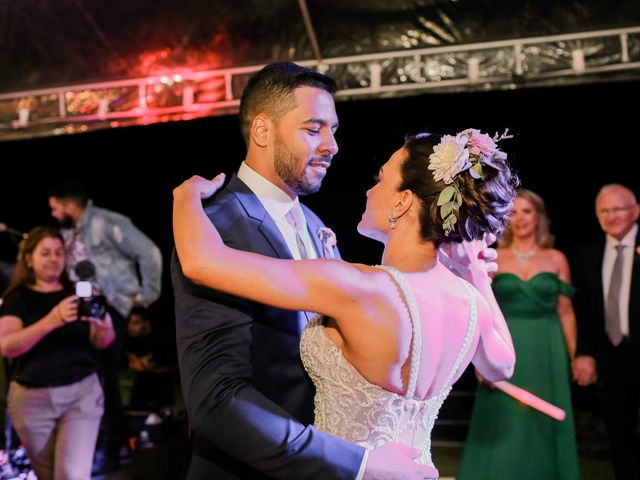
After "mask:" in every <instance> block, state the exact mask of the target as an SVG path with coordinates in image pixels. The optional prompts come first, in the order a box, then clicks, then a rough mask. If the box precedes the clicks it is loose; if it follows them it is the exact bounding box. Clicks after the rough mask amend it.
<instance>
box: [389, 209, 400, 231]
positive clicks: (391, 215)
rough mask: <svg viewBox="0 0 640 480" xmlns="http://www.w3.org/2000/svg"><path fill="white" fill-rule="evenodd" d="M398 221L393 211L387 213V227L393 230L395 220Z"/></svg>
mask: <svg viewBox="0 0 640 480" xmlns="http://www.w3.org/2000/svg"><path fill="white" fill-rule="evenodd" d="M397 221H398V217H394V216H393V213H390V214H389V228H390V229H391V230H393V229H394V228H396V222H397Z"/></svg>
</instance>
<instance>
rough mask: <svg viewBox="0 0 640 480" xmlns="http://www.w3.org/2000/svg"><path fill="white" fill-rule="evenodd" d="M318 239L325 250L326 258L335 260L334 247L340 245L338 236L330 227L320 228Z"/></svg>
mask: <svg viewBox="0 0 640 480" xmlns="http://www.w3.org/2000/svg"><path fill="white" fill-rule="evenodd" d="M318 237H319V238H320V242H321V243H322V248H323V249H324V257H325V258H335V254H334V253H333V247H335V246H336V245H337V244H338V238H337V237H336V234H335V233H333V230H331V229H330V228H328V227H320V228H319V229H318Z"/></svg>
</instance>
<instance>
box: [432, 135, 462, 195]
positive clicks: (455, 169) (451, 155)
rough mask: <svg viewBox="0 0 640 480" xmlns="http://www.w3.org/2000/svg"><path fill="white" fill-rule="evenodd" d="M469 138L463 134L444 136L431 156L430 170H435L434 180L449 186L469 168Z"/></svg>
mask: <svg viewBox="0 0 640 480" xmlns="http://www.w3.org/2000/svg"><path fill="white" fill-rule="evenodd" d="M468 141H469V137H468V136H467V135H464V134H463V133H461V134H458V135H457V136H455V137H454V136H452V135H444V136H443V137H442V140H441V141H440V143H439V144H438V145H436V146H435V147H433V153H432V154H431V155H429V170H433V179H434V180H435V181H436V182H438V181H440V180H442V181H443V182H444V183H446V184H447V185H449V184H450V183H452V182H453V179H454V177H455V176H456V175H458V173H460V172H461V171H463V170H466V169H467V168H469V149H467V148H466V147H467V142H468Z"/></svg>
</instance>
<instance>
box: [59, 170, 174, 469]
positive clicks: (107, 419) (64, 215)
mask: <svg viewBox="0 0 640 480" xmlns="http://www.w3.org/2000/svg"><path fill="white" fill-rule="evenodd" d="M48 193H49V207H50V208H51V215H52V216H53V217H54V218H56V219H57V220H58V221H59V222H60V225H61V227H62V232H61V233H62V236H63V238H64V246H65V251H66V254H67V273H68V274H69V277H70V278H71V279H72V280H79V279H80V278H79V277H78V275H77V274H76V271H75V267H76V265H77V264H78V263H79V262H82V261H83V260H89V261H90V262H92V263H93V264H94V265H95V283H96V284H97V286H98V288H99V289H100V291H101V292H102V294H104V296H105V297H106V299H107V302H108V308H109V313H110V314H111V317H112V319H113V324H114V327H115V329H116V341H115V342H114V344H113V345H112V346H111V347H110V348H109V349H108V350H107V351H106V352H104V354H103V355H101V358H100V360H99V363H100V365H99V367H100V368H99V375H100V377H101V380H102V382H103V388H104V394H105V405H104V408H105V411H104V417H103V420H102V425H101V427H100V436H99V441H98V447H97V450H96V459H95V462H94V473H102V472H106V471H109V470H111V469H113V468H115V467H117V466H118V463H119V451H120V448H121V447H122V446H123V445H124V421H123V420H124V419H123V412H122V399H121V396H120V390H119V384H118V366H119V364H120V361H121V356H122V343H123V340H124V336H125V331H126V321H125V319H126V318H127V317H128V316H129V312H130V311H131V308H132V307H135V306H145V307H147V306H149V305H150V304H151V303H153V302H154V301H156V300H157V299H158V297H159V296H160V280H161V274H162V255H161V253H160V250H159V249H158V247H157V246H156V245H155V244H154V243H153V242H152V241H151V240H150V239H149V238H148V237H147V236H146V235H145V234H144V233H142V232H141V231H140V230H139V229H138V228H136V227H135V225H134V224H133V223H132V222H131V220H130V219H129V218H127V217H125V216H124V215H121V214H119V213H116V212H112V211H110V210H106V209H104V208H99V207H96V206H95V205H94V204H93V202H92V201H91V200H90V199H89V196H88V194H87V192H86V190H85V188H84V185H82V183H80V182H77V181H74V180H67V181H65V182H63V183H60V184H57V185H54V186H52V187H50V188H49V192H48Z"/></svg>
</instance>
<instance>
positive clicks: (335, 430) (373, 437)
mask: <svg viewBox="0 0 640 480" xmlns="http://www.w3.org/2000/svg"><path fill="white" fill-rule="evenodd" d="M380 268H383V269H384V270H386V271H387V272H388V273H389V274H390V275H391V276H392V277H393V279H394V280H395V282H396V284H397V286H398V287H399V289H400V291H401V292H402V295H403V297H404V299H405V302H406V305H407V307H408V309H409V313H410V316H411V322H412V325H413V342H412V352H411V365H410V369H409V385H408V388H407V390H406V394H405V395H399V394H396V393H393V392H390V391H388V390H385V389H383V388H381V387H379V386H378V385H374V384H371V383H369V382H368V381H367V380H365V379H364V377H362V375H360V373H359V372H358V371H357V370H356V369H355V368H354V367H353V366H352V365H351V364H350V363H349V362H348V361H347V360H346V359H345V358H344V356H343V355H342V352H341V351H340V349H339V348H338V347H337V346H336V345H335V343H333V342H332V341H331V340H330V339H329V337H328V336H327V335H326V333H325V332H324V326H323V322H322V320H323V318H322V317H320V316H319V317H316V318H314V319H313V320H311V321H310V322H309V323H308V324H307V326H306V328H305V329H304V331H303V332H302V337H301V340H300V355H301V357H302V361H303V363H304V366H305V368H306V370H307V372H308V373H309V375H310V376H311V379H312V380H313V383H314V384H315V386H316V396H315V423H314V425H315V426H316V427H317V428H318V429H319V430H322V431H324V432H328V433H331V434H333V435H336V436H337V437H340V438H344V439H346V440H349V441H352V442H354V443H357V444H359V445H362V446H364V447H366V448H370V449H371V448H375V447H378V446H380V445H382V444H384V443H387V442H391V441H393V442H398V443H401V444H404V445H408V446H411V447H414V448H417V449H419V450H421V451H422V456H421V457H420V459H419V461H420V462H421V463H423V464H425V465H430V466H433V462H432V461H431V429H432V428H433V424H434V422H435V420H436V417H437V415H438V411H439V410H440V407H441V405H442V402H444V399H445V398H446V397H447V395H449V392H450V391H451V382H452V380H453V378H454V376H455V374H456V372H457V371H458V369H459V368H460V364H461V363H462V361H463V359H464V358H465V356H466V354H467V351H468V349H469V345H470V344H471V340H472V338H473V335H474V333H475V329H476V323H477V314H476V304H475V295H474V293H473V290H472V287H471V286H470V285H469V284H468V283H467V282H465V281H464V280H460V281H461V283H462V284H463V285H464V286H465V288H466V290H467V293H468V297H469V304H470V309H469V323H468V326H467V331H466V333H465V337H464V340H463V343H462V347H461V349H460V352H459V353H458V356H457V358H456V361H455V364H454V366H453V368H452V370H451V372H450V373H449V376H448V377H447V381H446V382H445V387H444V388H443V389H442V391H440V392H439V393H438V394H437V395H434V396H432V397H431V398H429V399H427V400H416V399H414V398H413V396H414V394H415V390H416V380H417V377H418V369H419V366H420V358H421V355H422V345H423V342H422V326H421V325H422V324H421V323H420V314H419V311H418V307H417V304H416V300H415V296H414V295H413V291H412V290H411V287H410V286H409V283H408V282H407V280H406V278H405V277H404V275H403V274H402V273H400V272H399V271H398V270H396V269H394V268H392V267H388V266H382V267H380Z"/></svg>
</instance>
